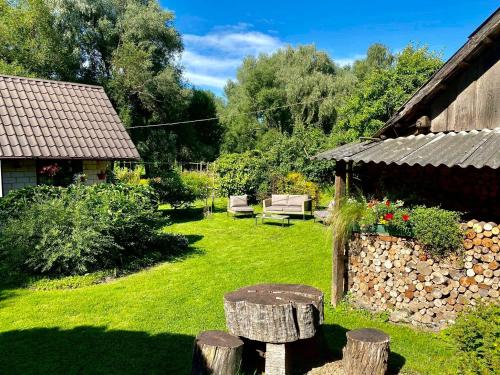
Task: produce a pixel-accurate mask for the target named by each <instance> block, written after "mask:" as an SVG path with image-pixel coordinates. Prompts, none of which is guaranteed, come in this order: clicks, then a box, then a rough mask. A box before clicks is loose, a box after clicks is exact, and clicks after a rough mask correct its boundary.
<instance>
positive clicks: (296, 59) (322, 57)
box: [219, 46, 355, 152]
mask: <svg viewBox="0 0 500 375" xmlns="http://www.w3.org/2000/svg"><path fill="white" fill-rule="evenodd" d="M354 81H355V77H354V75H353V74H352V72H351V71H350V70H348V69H342V68H340V67H338V66H337V65H336V64H335V63H334V62H333V61H332V60H331V59H330V58H329V57H328V55H327V54H326V53H325V52H321V51H318V50H316V48H315V47H314V46H299V47H297V48H292V47H287V48H284V49H281V50H279V51H277V52H276V53H274V54H272V55H261V56H259V57H258V58H254V57H248V58H246V59H245V60H244V61H243V64H242V66H241V67H240V68H239V69H238V72H237V80H236V81H234V82H229V83H228V85H227V86H226V88H225V93H226V97H227V105H225V106H222V107H221V108H219V114H220V116H221V122H222V124H223V126H224V128H225V137H224V143H223V145H222V148H223V150H224V151H228V152H242V151H245V150H250V149H253V148H255V147H257V146H258V145H259V142H260V141H261V140H262V139H266V138H269V136H272V135H273V134H284V135H288V136H289V135H291V134H293V132H294V129H295V128H296V127H298V126H301V127H304V128H311V127H315V128H318V129H321V130H322V131H323V133H324V134H327V133H328V132H329V131H330V129H331V126H332V124H333V123H334V122H335V120H336V117H337V108H338V107H339V105H340V104H341V103H342V101H343V100H344V98H345V97H346V95H347V94H348V93H349V92H350V90H351V88H352V87H353V86H354ZM268 108H272V110H265V111H260V110H262V109H268Z"/></svg>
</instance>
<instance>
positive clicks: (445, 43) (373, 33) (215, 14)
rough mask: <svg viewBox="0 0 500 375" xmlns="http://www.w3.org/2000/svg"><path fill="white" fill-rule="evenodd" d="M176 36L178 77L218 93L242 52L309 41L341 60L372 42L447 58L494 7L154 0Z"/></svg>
mask: <svg viewBox="0 0 500 375" xmlns="http://www.w3.org/2000/svg"><path fill="white" fill-rule="evenodd" d="M160 3H161V5H162V6H163V7H164V8H165V9H168V10H170V11H173V12H174V14H175V21H174V26H175V28H176V29H177V30H178V31H179V32H180V33H181V35H182V39H183V42H184V52H183V55H182V64H183V66H184V76H185V78H186V79H187V80H188V81H189V82H190V83H191V84H193V85H194V86H196V87H198V88H203V89H208V90H211V91H213V92H214V93H215V94H217V95H219V96H222V95H223V88H224V86H225V84H226V82H227V80H228V79H235V76H236V70H237V68H238V66H239V65H240V64H241V62H242V60H243V58H244V57H246V56H248V55H253V56H257V55H259V54H261V53H268V54H269V53H272V52H274V51H276V50H277V49H279V48H281V47H284V46H287V45H291V46H297V45H301V44H302V45H303V44H314V45H315V46H316V47H317V48H318V49H320V50H324V51H326V52H328V53H329V55H330V56H331V57H332V58H333V60H334V61H335V62H337V63H339V64H341V65H346V64H350V63H352V62H353V61H354V60H356V59H359V58H362V57H363V56H364V55H365V53H366V50H367V48H368V47H369V46H370V45H371V44H373V43H383V44H385V45H387V46H388V47H389V48H390V49H391V50H392V51H393V52H398V51H400V50H402V49H403V48H404V47H405V46H406V45H407V44H408V43H417V44H420V45H428V46H429V48H430V49H432V50H435V51H438V52H440V53H442V56H443V58H444V59H447V58H449V57H450V56H451V55H452V54H453V53H454V52H455V51H456V50H457V49H458V48H460V46H461V45H463V44H464V43H465V42H466V40H467V38H468V36H469V35H470V34H471V33H472V32H473V31H474V30H475V29H476V28H477V27H478V26H479V25H480V24H481V23H482V22H483V21H484V20H485V19H486V18H487V17H488V16H489V15H490V14H491V13H493V12H494V11H495V9H496V8H497V7H498V5H499V3H498V0H455V1H449V0H433V1H432V0H419V1H404V0H403V1H402V0H399V1H377V0H372V1H359V0H348V1H345V0H343V1H326V0H322V1H314V0H312V1H303V0H302V1H296V0H288V1H273V0H266V1H263V0H251V1H248V0H247V1H237V0H233V1H227V0H219V1H209V0H204V1H203V0H191V1H190V0H161V1H160Z"/></svg>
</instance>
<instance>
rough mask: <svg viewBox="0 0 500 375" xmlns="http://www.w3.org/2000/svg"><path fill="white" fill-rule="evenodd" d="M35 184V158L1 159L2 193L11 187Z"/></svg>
mask: <svg viewBox="0 0 500 375" xmlns="http://www.w3.org/2000/svg"><path fill="white" fill-rule="evenodd" d="M34 185H36V161H35V160H2V188H3V195H4V196H5V195H7V194H8V193H9V191H11V190H13V189H20V188H23V187H26V186H34Z"/></svg>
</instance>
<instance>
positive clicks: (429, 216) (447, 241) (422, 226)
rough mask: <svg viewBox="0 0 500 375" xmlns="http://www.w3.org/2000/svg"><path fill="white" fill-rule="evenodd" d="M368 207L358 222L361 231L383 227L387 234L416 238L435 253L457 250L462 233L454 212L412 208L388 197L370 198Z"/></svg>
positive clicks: (439, 209)
mask: <svg viewBox="0 0 500 375" xmlns="http://www.w3.org/2000/svg"><path fill="white" fill-rule="evenodd" d="M367 206H368V208H369V210H367V211H365V214H364V215H363V218H362V219H360V220H359V221H358V226H359V228H360V230H361V231H366V232H375V231H377V229H378V231H380V228H377V227H378V226H382V227H383V229H384V231H386V232H388V233H389V234H392V235H396V236H404V237H413V238H415V239H417V240H418V241H419V242H421V243H423V244H424V245H425V246H426V249H427V250H428V251H429V252H430V253H432V254H434V255H443V254H446V253H447V252H449V251H453V250H459V249H460V245H461V242H462V232H461V230H460V224H459V223H460V214H459V213H457V212H453V211H447V210H444V209H442V208H439V207H424V206H419V207H415V208H413V209H411V208H407V207H405V206H404V202H403V201H401V200H396V201H394V202H393V201H390V200H389V199H387V198H384V199H383V200H381V201H379V200H371V201H370V202H368V203H367Z"/></svg>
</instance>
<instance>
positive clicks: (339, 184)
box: [332, 161, 346, 306]
mask: <svg viewBox="0 0 500 375" xmlns="http://www.w3.org/2000/svg"><path fill="white" fill-rule="evenodd" d="M345 189H346V163H345V162H344V161H338V162H337V165H336V167H335V209H337V210H338V209H340V206H341V205H342V201H343V200H344V198H345ZM344 252H345V246H344V243H343V241H342V239H341V238H339V237H338V236H336V235H335V233H334V234H333V254H332V305H333V306H337V304H338V303H339V302H340V301H341V300H342V298H343V297H344Z"/></svg>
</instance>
